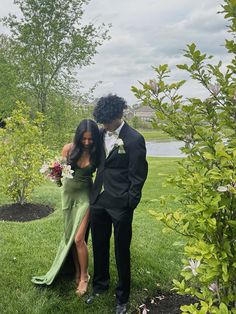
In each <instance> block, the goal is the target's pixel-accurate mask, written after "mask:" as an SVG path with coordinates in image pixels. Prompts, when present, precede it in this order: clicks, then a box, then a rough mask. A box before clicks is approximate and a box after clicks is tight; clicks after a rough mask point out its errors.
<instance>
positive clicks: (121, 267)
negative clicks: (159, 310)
mask: <svg viewBox="0 0 236 314" xmlns="http://www.w3.org/2000/svg"><path fill="white" fill-rule="evenodd" d="M109 214H110V215H111V216H112V222H113V225H114V240H115V256H116V265H117V271H118V278H119V281H118V284H117V287H116V300H117V303H118V304H124V303H127V302H128V300H129V294H130V243H131V238H132V219H133V211H132V210H130V209H129V208H125V209H119V210H109Z"/></svg>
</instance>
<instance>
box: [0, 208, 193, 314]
mask: <svg viewBox="0 0 236 314" xmlns="http://www.w3.org/2000/svg"><path fill="white" fill-rule="evenodd" d="M53 211H54V209H53V208H51V207H49V206H47V205H43V204H31V203H27V204H24V205H21V204H7V205H3V206H0V220H5V221H18V222H24V221H31V220H35V219H40V218H43V217H46V216H48V215H50V214H51V213H52V212H53ZM196 301H197V300H196V299H194V298H192V297H191V296H187V295H184V296H182V295H178V294H176V293H173V292H163V291H159V290H158V291H157V293H156V295H155V296H154V297H152V298H148V299H147V300H146V301H145V302H144V303H143V304H142V305H140V306H139V308H137V309H136V310H135V311H133V312H132V314H138V313H139V314H144V313H148V314H180V313H181V311H180V307H181V306H182V305H187V304H191V303H195V302H196Z"/></svg>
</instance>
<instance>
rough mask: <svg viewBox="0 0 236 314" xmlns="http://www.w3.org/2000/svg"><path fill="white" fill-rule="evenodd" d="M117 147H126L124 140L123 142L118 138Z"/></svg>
mask: <svg viewBox="0 0 236 314" xmlns="http://www.w3.org/2000/svg"><path fill="white" fill-rule="evenodd" d="M116 145H117V146H118V147H120V146H123V145H124V142H123V140H122V139H121V138H118V139H117V141H116Z"/></svg>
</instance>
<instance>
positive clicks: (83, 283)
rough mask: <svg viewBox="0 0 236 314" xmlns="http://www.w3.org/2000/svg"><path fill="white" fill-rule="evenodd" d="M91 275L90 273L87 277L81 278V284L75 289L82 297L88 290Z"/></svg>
mask: <svg viewBox="0 0 236 314" xmlns="http://www.w3.org/2000/svg"><path fill="white" fill-rule="evenodd" d="M89 280H90V276H89V275H88V277H87V279H84V280H80V281H79V285H78V287H77V289H76V291H75V293H76V294H77V295H78V296H79V297H81V296H83V295H84V294H85V293H86V292H87V291H88V284H89Z"/></svg>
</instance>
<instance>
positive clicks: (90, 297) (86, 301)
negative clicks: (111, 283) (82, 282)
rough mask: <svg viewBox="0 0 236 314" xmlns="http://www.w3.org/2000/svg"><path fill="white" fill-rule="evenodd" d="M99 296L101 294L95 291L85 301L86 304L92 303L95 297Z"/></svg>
mask: <svg viewBox="0 0 236 314" xmlns="http://www.w3.org/2000/svg"><path fill="white" fill-rule="evenodd" d="M99 296H100V293H93V294H91V295H90V296H89V297H88V298H87V299H86V300H85V303H86V304H92V303H93V302H94V299H95V298H97V297H99Z"/></svg>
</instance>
